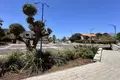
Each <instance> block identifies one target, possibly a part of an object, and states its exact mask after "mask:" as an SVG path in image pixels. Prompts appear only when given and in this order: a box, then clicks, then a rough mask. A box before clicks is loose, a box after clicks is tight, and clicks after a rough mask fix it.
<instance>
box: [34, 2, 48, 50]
mask: <svg viewBox="0 0 120 80" xmlns="http://www.w3.org/2000/svg"><path fill="white" fill-rule="evenodd" d="M34 4H35V5H36V4H42V19H41V20H42V22H43V21H44V6H47V7H49V5H47V4H46V3H42V2H35V3H34ZM40 51H41V52H42V38H41V39H40Z"/></svg>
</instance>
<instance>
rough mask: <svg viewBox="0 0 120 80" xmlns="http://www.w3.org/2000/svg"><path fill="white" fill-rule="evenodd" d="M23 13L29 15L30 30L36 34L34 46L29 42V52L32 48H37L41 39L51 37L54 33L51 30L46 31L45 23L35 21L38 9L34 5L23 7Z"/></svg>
mask: <svg viewBox="0 0 120 80" xmlns="http://www.w3.org/2000/svg"><path fill="white" fill-rule="evenodd" d="M23 13H24V14H25V15H27V16H28V17H27V19H26V21H27V23H28V24H29V28H30V30H31V31H33V32H34V33H35V38H34V39H33V43H32V45H31V44H30V43H29V40H27V41H28V44H27V45H28V46H29V50H31V49H32V48H36V46H37V43H38V41H39V40H40V38H42V37H44V36H49V35H50V34H51V33H52V30H51V29H50V28H47V29H45V24H44V22H43V21H40V20H37V21H35V19H34V17H33V16H35V15H36V13H37V8H36V7H35V6H33V5H32V4H25V5H24V6H23Z"/></svg>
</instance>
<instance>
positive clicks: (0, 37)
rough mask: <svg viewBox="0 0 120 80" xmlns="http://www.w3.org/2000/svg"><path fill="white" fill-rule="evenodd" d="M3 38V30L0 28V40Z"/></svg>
mask: <svg viewBox="0 0 120 80" xmlns="http://www.w3.org/2000/svg"><path fill="white" fill-rule="evenodd" d="M3 36H5V33H4V30H3V29H2V28H0V39H2V37H3Z"/></svg>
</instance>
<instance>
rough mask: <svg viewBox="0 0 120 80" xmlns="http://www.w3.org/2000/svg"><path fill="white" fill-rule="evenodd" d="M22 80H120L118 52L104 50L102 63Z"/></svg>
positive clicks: (119, 55)
mask: <svg viewBox="0 0 120 80" xmlns="http://www.w3.org/2000/svg"><path fill="white" fill-rule="evenodd" d="M24 80H120V52H118V51H109V50H104V51H103V57H102V62H96V63H92V64H88V65H84V66H79V67H75V68H71V69H67V70H63V71H58V72H55V73H50V74H46V75H42V76H35V77H31V78H28V79H24Z"/></svg>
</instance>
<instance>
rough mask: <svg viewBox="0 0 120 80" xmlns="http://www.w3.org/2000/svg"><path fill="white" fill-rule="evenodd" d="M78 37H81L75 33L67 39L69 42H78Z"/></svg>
mask: <svg viewBox="0 0 120 80" xmlns="http://www.w3.org/2000/svg"><path fill="white" fill-rule="evenodd" d="M80 35H81V34H80V33H75V34H73V35H72V36H71V37H70V38H69V40H70V41H71V42H75V41H76V40H80V39H81V37H80Z"/></svg>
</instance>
